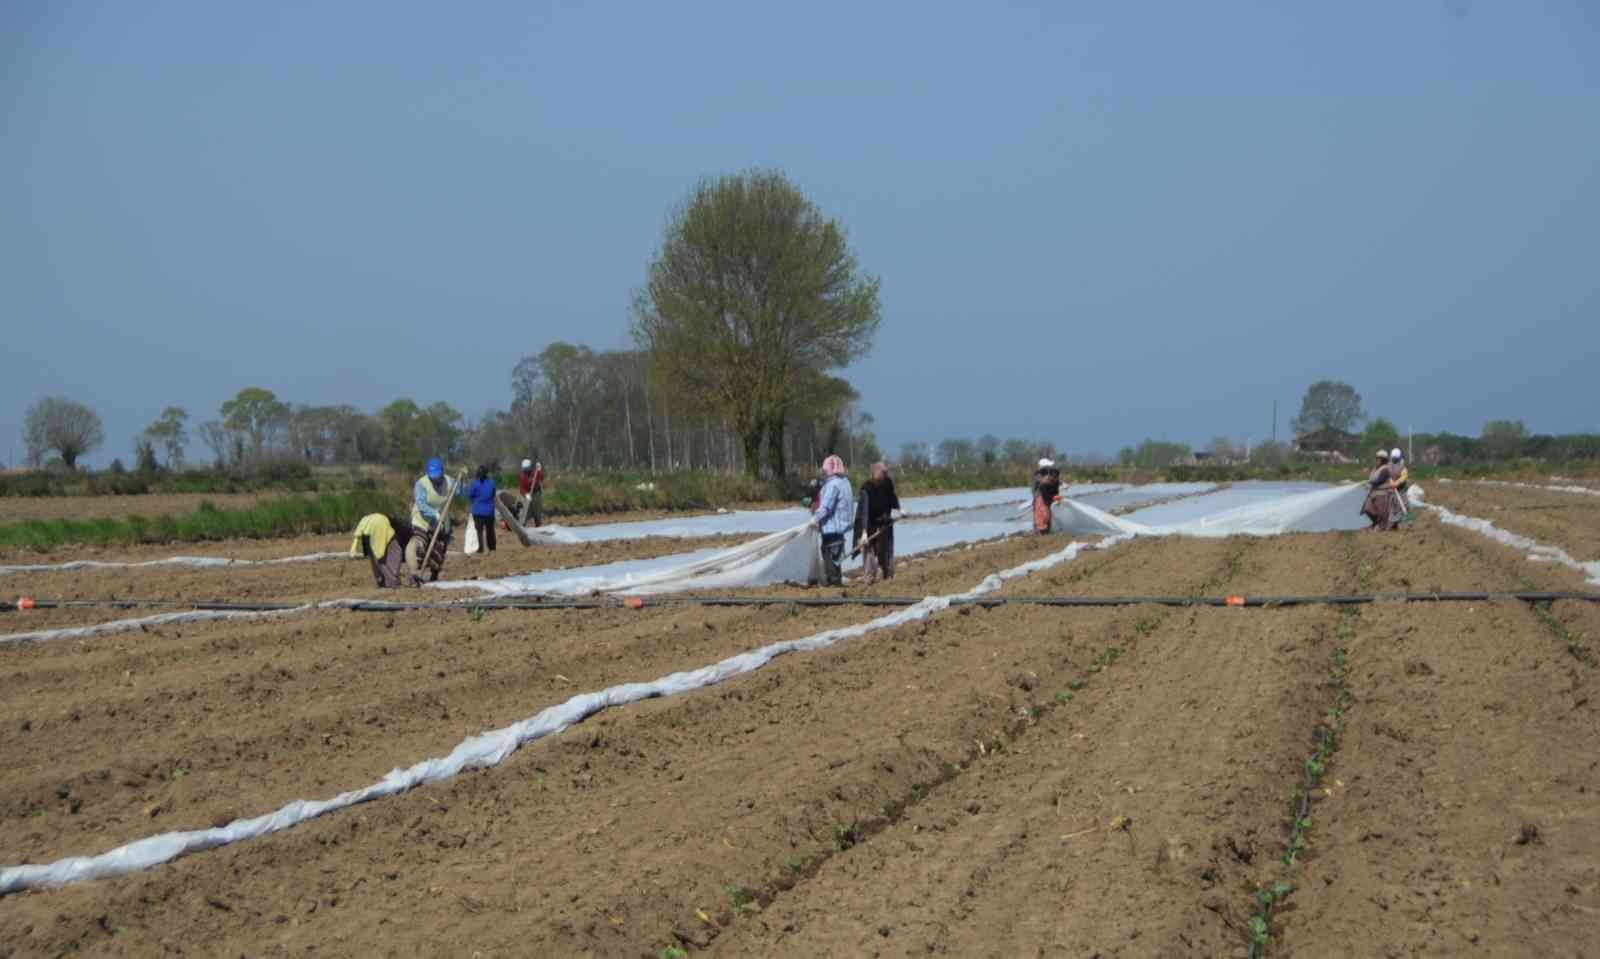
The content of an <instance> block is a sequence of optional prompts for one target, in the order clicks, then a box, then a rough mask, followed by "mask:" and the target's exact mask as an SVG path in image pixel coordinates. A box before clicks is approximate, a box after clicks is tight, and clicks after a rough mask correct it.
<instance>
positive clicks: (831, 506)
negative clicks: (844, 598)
mask: <svg viewBox="0 0 1600 959" xmlns="http://www.w3.org/2000/svg"><path fill="white" fill-rule="evenodd" d="M822 474H823V475H824V476H826V477H827V480H826V481H825V482H824V483H823V484H822V500H821V502H819V503H818V504H817V508H816V510H815V511H814V512H813V513H812V518H813V521H814V522H815V523H816V524H817V528H818V529H819V530H821V531H822V575H823V585H824V586H843V585H844V570H843V569H842V568H841V563H842V562H843V560H844V534H846V533H848V532H849V531H850V526H851V524H852V523H853V522H854V520H855V515H856V508H855V502H854V494H853V493H852V491H851V489H850V479H849V477H847V476H846V475H845V468H844V460H841V459H840V458H839V457H838V456H830V457H828V458H827V459H825V460H823V461H822Z"/></svg>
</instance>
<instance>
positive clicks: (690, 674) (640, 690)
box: [0, 539, 1119, 896]
mask: <svg viewBox="0 0 1600 959" xmlns="http://www.w3.org/2000/svg"><path fill="white" fill-rule="evenodd" d="M1118 541H1119V540H1117V539H1110V540H1106V541H1104V542H1102V543H1101V544H1100V545H1101V546H1102V547H1105V546H1110V545H1113V544H1114V543H1116V542H1118ZM1088 548H1092V547H1089V546H1087V545H1086V544H1083V543H1072V544H1069V545H1068V546H1067V547H1066V548H1065V549H1062V550H1059V551H1057V552H1055V553H1052V554H1050V555H1049V556H1046V557H1044V558H1042V559H1037V560H1034V561H1033V562H1031V563H1025V564H1023V565H1021V566H1017V567H1014V568H1012V569H1008V570H1003V571H1001V572H998V573H994V574H991V575H989V576H986V577H985V578H984V579H983V581H982V582H980V583H979V584H978V585H977V586H976V587H974V588H973V589H971V590H968V591H967V592H965V593H957V594H955V595H951V596H930V597H928V598H927V599H924V600H922V601H921V602H919V603H917V604H916V605H914V606H908V607H905V608H904V609H900V610H896V611H895V612H892V613H889V614H888V615H886V616H880V617H878V618H877V619H874V620H870V621H868V622H865V623H861V624H859V625H856V626H847V627H843V628H840V629H830V630H826V631H823V632H820V633H815V634H813V635H811V636H807V637H805V638H803V639H795V640H788V641H786V642H780V643H772V644H770V645H767V646H763V647H761V648H759V649H755V650H752V651H750V652H746V653H739V654H737V655H734V656H730V657H728V658H727V659H724V660H722V661H721V662H717V663H712V664H711V665H709V666H702V667H700V668H699V669H693V670H687V671H684V672H677V673H672V674H671V675H668V676H663V677H662V678H660V679H657V680H655V681H653V682H647V683H625V684H623V685H620V686H612V687H610V688H608V689H602V690H600V691H599V692H593V693H581V694H579V695H577V696H573V697H572V698H571V699H568V700H567V701H566V702H564V703H560V704H558V705H555V706H551V707H549V708H548V709H545V710H542V711H541V712H539V713H536V714H535V715H533V716H530V717H529V718H527V719H524V720H522V721H521V722H517V723H513V724H511V725H510V726H506V727H503V728H501V729H496V730H493V731H490V732H485V733H480V734H478V735H476V736H472V737H470V738H468V739H465V740H463V741H462V742H461V743H460V744H459V745H457V746H456V748H455V749H453V750H451V751H450V753H449V754H448V755H446V756H440V757H437V758H433V759H425V760H423V761H421V762H419V763H416V764H415V765H412V766H409V767H406V768H404V769H394V770H391V771H390V772H389V774H388V775H386V776H384V777H383V778H382V779H381V780H379V781H378V782H375V783H373V784H371V785H369V786H366V787H364V788H362V789H356V790H351V791H349V792H343V793H340V794H339V795H337V796H334V797H333V798H331V799H323V800H316V801H311V800H296V801H295V802H291V803H289V804H287V805H285V806H282V807H280V808H278V809H276V810H274V811H272V812H270V813H267V814H265V815H262V816H256V817H254V818H252V819H236V820H234V821H233V822H230V823H228V824H227V825H225V826H218V827H215V828H211V829H195V830H189V831H185V832H169V833H163V834H161V835H158V836H150V837H148V838H145V839H140V840H137V841H135V842H131V843H128V844H127V845H124V846H118V847H117V848H115V849H112V850H111V851H109V852H105V853H101V854H99V855H96V856H71V857H68V858H66V859H58V860H56V861H55V862H51V863H41V864H34V865H25V866H6V867H4V868H0V896H4V895H8V894H10V893H14V892H20V891H21V890H24V889H31V888H35V887H39V886H60V885H65V884H67V883H71V882H81V881H83V880H87V879H105V878H109V877H112V876H122V875H126V874H128V873H132V872H139V871H142V870H145V869H149V868H151V867H152V866H157V865H160V864H161V863H164V862H168V861H170V860H172V859H176V858H177V857H179V856H182V855H185V854H187V853H192V852H199V851H201V850H205V849H212V848H215V847H217V846H225V845H228V844H230V843H236V842H241V841H243V840H246V839H255V838H258V837H260V836H266V835H270V834H271V833H275V832H280V831H282V830H284V829H288V828H290V827H291V826H295V825H297V824H299V823H302V822H305V821H307V820H310V819H315V818H317V817H318V816H322V815H326V814H327V813H330V812H333V811H335V810H339V809H344V808H346V807H349V806H354V805H357V804H359V803H365V802H371V801H372V800H374V799H381V798H383V797H385V796H392V795H395V794H397V793H402V792H406V791H407V790H410V789H414V788H416V787H417V786H420V785H423V784H424V783H429V782H435V781H437V780H440V779H447V778H449V777H451V776H455V775H456V774H458V773H461V772H464V771H466V770H469V769H483V768H487V767H490V766H496V765H499V764H500V763H502V762H504V761H505V760H506V758H507V757H509V756H510V755H511V754H512V753H514V752H516V751H517V749H518V748H520V747H521V746H523V745H524V744H526V743H530V742H533V741H534V740H537V739H543V738H544V737H546V736H551V735H554V734H556V733H559V732H561V731H562V730H564V729H566V728H568V727H569V726H572V725H573V724H575V723H578V722H581V721H583V720H584V719H586V718H588V717H589V716H592V715H594V714H595V713H598V712H600V711H602V710H605V709H609V708H612V707H614V706H623V705H626V704H628V703H634V702H639V701H640V700H644V699H654V698H656V697H661V696H675V695H677V694H679V693H684V692H688V691H690V690H694V689H700V688H702V687H705V686H711V685H714V684H716V683H721V682H726V681H727V680H729V679H732V678H734V677H736V676H742V675H744V674H746V673H750V672H753V671H755V670H757V669H760V668H761V667H763V666H765V665H767V664H768V663H770V662H772V661H773V660H774V659H776V658H778V657H779V656H783V655H785V654H788V653H797V652H812V651H815V650H819V649H826V648H828V647H829V646H832V645H834V644H835V643H839V642H842V641H844V640H847V639H855V638H857V637H860V636H865V635H867V634H868V633H872V632H876V631H879V630H883V629H891V628H894V627H896V626H901V625H904V624H906V623H910V622H915V621H917V620H921V619H926V618H927V617H929V616H931V615H933V614H934V613H936V612H938V611H940V610H942V609H946V608H948V607H949V606H950V604H951V602H953V601H955V600H959V599H973V598H976V597H979V596H983V595H985V594H987V593H992V592H994V591H995V590H997V589H999V588H1000V587H1001V586H1002V585H1003V584H1004V583H1005V582H1007V581H1008V580H1012V579H1016V578H1018V577H1021V576H1027V575H1029V574H1030V573H1034V572H1037V571H1039V570H1041V569H1047V568H1049V567H1051V566H1056V565H1058V564H1060V563H1065V562H1069V561H1071V560H1072V559H1074V558H1075V557H1076V556H1077V555H1078V553H1079V552H1080V551H1082V550H1084V549H1088Z"/></svg>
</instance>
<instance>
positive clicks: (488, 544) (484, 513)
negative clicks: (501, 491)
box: [467, 464, 495, 553]
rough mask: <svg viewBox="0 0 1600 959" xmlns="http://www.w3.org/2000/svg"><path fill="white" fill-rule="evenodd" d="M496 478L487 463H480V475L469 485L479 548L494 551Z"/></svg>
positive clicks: (469, 495)
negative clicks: (490, 473) (490, 472)
mask: <svg viewBox="0 0 1600 959" xmlns="http://www.w3.org/2000/svg"><path fill="white" fill-rule="evenodd" d="M494 492H495V491H494V478H493V477H491V476H490V475H489V467H488V465H487V464H479V466H478V475H477V477H476V478H474V479H473V481H472V482H471V484H469V485H468V486H467V499H469V500H471V501H472V528H473V530H475V531H476V532H477V534H478V549H479V550H480V551H483V552H487V553H492V552H494Z"/></svg>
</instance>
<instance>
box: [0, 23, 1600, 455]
mask: <svg viewBox="0 0 1600 959" xmlns="http://www.w3.org/2000/svg"><path fill="white" fill-rule="evenodd" d="M1285 6H1293V7H1296V8H1297V9H1296V10H1294V11H1288V12H1286V11H1285V10H1283V9H1281V8H1282V7H1285ZM1597 11H1600V7H1596V6H1595V5H1594V4H1590V3H1585V2H1580V0H1574V2H1557V0H1553V2H1548V3H1509V2H1496V3H1489V2H1484V0H1437V2H1434V0H1418V2H1415V3H1403V4H1395V3H1349V4H1297V5H1284V4H1267V3H1262V4H1246V3H1229V2H1219V3H1211V4H1188V3H1183V4H1180V3H1165V4H1153V3H1128V4H1106V3H1049V4H1039V5H1032V6H1028V5H1021V4H999V3H996V4H983V5H978V4H963V5H955V4H949V5H945V4H936V3H916V4H891V3H882V4H853V3H851V4H846V3H838V4H834V3H821V2H819V3H810V4H803V5H796V4H750V3H725V4H724V3H689V4H609V5H602V4H589V5H580V4H543V3H533V2H504V3H501V2H483V3H475V4H469V5H463V6H456V7H450V6H442V5H438V4H406V3H354V2H352V3H343V4H311V3H285V4H215V3H198V2H196V3H164V2H158V0H151V2H145V3H138V4H131V3H105V4H87V3H74V2H70V0H58V2H35V0H12V2H9V3H6V4H4V5H3V6H0V135H3V139H4V142H5V143H6V144H7V147H6V149H5V150H3V151H0V174H3V175H0V208H3V209H4V210H5V215H4V216H3V217H0V262H3V263H4V264H5V278H4V282H3V283H0V316H3V317H4V338H5V342H6V351H7V354H8V359H10V361H11V362H9V363H8V364H7V369H6V372H5V375H4V377H3V379H0V456H3V457H4V458H5V460H6V461H7V462H10V461H12V459H13V458H14V457H15V458H20V456H21V446H22V444H21V440H20V435H19V429H20V421H21V418H22V413H23V410H24V409H25V407H26V406H27V405H28V404H29V403H30V402H32V401H33V400H34V399H36V398H37V397H38V396H41V395H45V394H54V393H60V394H66V395H68V396H72V397H74V398H77V399H79V400H82V401H84V402H87V403H89V404H91V405H93V406H95V407H96V408H97V409H98V410H99V411H100V413H101V414H102V416H103V417H104V419H105V422H106V428H107V434H108V442H107V445H106V448H105V449H104V450H102V451H101V452H99V453H97V454H96V455H94V456H92V457H91V458H90V460H91V462H94V463H97V464H103V463H106V462H109V460H110V459H111V458H112V457H113V456H122V457H124V458H128V456H129V453H130V449H131V444H132V441H133V437H134V435H135V433H137V431H138V430H139V429H140V428H142V427H143V426H144V424H145V423H147V422H149V421H150V420H152V419H154V418H155V416H156V415H157V414H158V413H159V412H160V410H161V408H162V407H163V406H165V405H168V404H173V403H176V404H180V405H183V406H186V407H188V408H189V410H190V411H191V412H192V413H193V414H194V418H195V420H196V421H198V420H201V419H205V418H209V417H214V416H215V415H216V413H215V411H216V407H217V405H218V404H219V403H220V402H221V401H222V400H223V399H225V398H227V397H228V396H231V395H232V394H233V393H234V392H235V391H236V390H237V389H238V388H240V387H241V386H246V385H253V386H265V387H268V388H270V389H273V390H275V391H276V392H277V393H278V394H279V395H280V397H282V398H285V399H288V400H291V401H295V402H304V403H351V404H353V405H356V406H360V407H363V408H368V409H372V408H376V407H378V406H379V405H382V404H383V403H386V402H388V401H389V400H391V399H394V398H396V397H398V396H403V395H405V396H413V397H415V398H416V399H418V400H419V401H423V402H431V401H433V400H437V399H443V400H446V401H448V402H450V403H452V404H453V405H455V406H456V407H458V408H460V409H462V410H463V411H465V412H467V413H468V414H470V415H474V416H476V415H479V414H481V413H482V412H483V411H485V410H487V409H490V408H494V407H502V406H504V405H505V404H506V403H507V402H508V400H509V390H510V373H511V367H512V365H513V364H514V362H515V360H516V358H517V356H518V355H520V354H521V353H524V352H536V351H537V350H539V349H541V348H542V347H543V346H544V345H545V344H546V343H548V342H550V341H552V340H557V339H564V340H570V341H577V342H583V343H588V344H590V345H592V346H594V347H596V348H606V347H617V346H623V345H625V344H626V343H627V327H628V303H629V297H630V292H631V291H632V290H633V289H634V288H635V287H637V286H638V285H639V284H640V283H641V281H642V279H643V277H644V271H645V266H646V264H647V262H648V260H649V258H650V255H651V253H652V251H653V250H654V248H655V247H656V245H657V244H658V242H659V240H660V234H661V228H662V225H663V223H664V220H665V218H666V216H667V214H668V212H669V210H670V209H671V207H672V206H673V205H674V204H676V203H677V202H679V201H680V200H681V199H682V197H683V196H684V194H685V193H686V191H687V190H688V189H689V188H690V186H691V185H692V184H693V182H694V181H695V180H696V179H697V178H698V177H700V176H703V175H708V174H717V173H722V172H728V171H737V170H741V169H746V168H750V167H755V166H760V167H778V168H781V169H783V170H784V171H786V172H787V173H788V174H789V175H790V176H791V177H792V178H793V179H794V180H795V181H796V182H797V183H799V184H800V185H801V187H802V188H803V189H804V190H805V191H806V192H807V193H808V194H809V195H810V196H811V197H812V198H813V199H814V200H816V201H817V203H818V204H819V205H820V206H822V207H823V208H824V210H826V211H827V212H828V213H830V214H832V215H834V216H837V217H839V218H840V219H841V220H842V221H843V222H844V223H845V225H846V226H847V228H848V229H849V231H850V235H851V238H852V242H853V243H854V245H855V247H856V250H857V252H858V253H859V256H860V260H861V263H862V265H863V266H864V267H865V268H866V269H867V270H868V271H869V272H872V273H874V274H876V275H878V276H879V277H880V278H881V279H882V283H883V307H884V322H883V326H882V329H881V332H880V334H879V336H878V339H877V342H876V344H875V346H874V349H873V350H872V353H871V354H870V356H869V357H868V358H866V359H865V360H863V361H861V362H859V363H858V364H856V365H855V366H854V367H852V368H851V369H850V371H849V372H848V375H849V376H850V377H851V379H852V380H853V381H854V382H855V383H856V384H857V386H858V387H859V389H860V390H861V392H862V394H863V397H864V400H865V403H866V406H867V407H868V409H869V410H870V411H871V412H872V413H873V414H874V415H875V416H876V417H877V421H878V429H879V434H880V438H881V439H882V440H883V441H884V442H885V445H886V446H888V447H889V448H891V449H892V448H895V447H897V446H898V445H899V444H900V443H902V442H905V441H908V440H929V441H937V440H938V439H940V438H942V437H944V436H947V435H975V434H978V433H983V432H994V433H997V434H1000V435H1002V436H1008V435H1025V436H1030V437H1039V438H1046V439H1050V440H1053V441H1055V442H1056V443H1057V444H1059V445H1060V446H1061V447H1063V448H1064V449H1066V450H1069V451H1073V452H1089V451H1104V452H1114V451H1115V450H1116V449H1117V447H1119V446H1121V445H1123V444H1125V443H1130V442H1137V441H1138V440H1139V439H1141V438H1143V437H1146V436H1151V437H1157V438H1166V439H1175V440H1183V441H1188V442H1193V443H1196V444H1202V443H1204V442H1206V441H1207V440H1209V439H1210V438H1211V437H1212V436H1215V435H1219V434H1221V435H1227V436H1230V437H1234V438H1236V439H1240V440H1257V439H1260V438H1262V437H1264V436H1265V435H1266V434H1267V433H1268V431H1269V430H1270V428H1271V407H1272V402H1273V401H1274V400H1277V401H1278V402H1279V406H1280V411H1281V412H1280V421H1281V423H1282V424H1286V423H1287V420H1288V418H1289V417H1290V416H1292V415H1293V413H1294V411H1295V408H1296V407H1297V405H1298V402H1299V398H1300V396H1301V394H1302V393H1303V392H1304V390H1305V387H1306V386H1307V385H1308V384H1309V383H1311V382H1312V381H1314V380H1317V379H1321V378H1338V379H1344V380H1347V381H1349V382H1350V383H1352V384H1354V385H1355V386H1356V388H1357V389H1358V390H1359V391H1360V392H1361V394H1362V396H1363V397H1364V399H1365V400H1366V402H1367V406H1368V408H1369V410H1371V411H1372V412H1374V413H1379V414H1382V415H1386V416H1388V417H1390V418H1391V419H1394V420H1395V421H1396V422H1397V423H1399V424H1400V425H1401V427H1402V428H1404V427H1406V426H1412V427H1414V428H1416V429H1418V430H1424V429H1433V430H1439V429H1449V430H1454V431H1457V432H1466V433H1476V432H1477V430H1478V428H1479V427H1480V426H1481V425H1482V423H1483V422H1484V421H1485V420H1487V419H1490V418H1498V417H1518V418H1522V419H1525V420H1526V421H1527V422H1528V424H1529V426H1530V427H1531V428H1533V429H1535V430H1538V431H1543V432H1566V431H1577V430H1590V431H1593V430H1600V401H1597V400H1596V399H1595V396H1596V394H1595V391H1594V389H1593V387H1592V385H1591V380H1592V377H1593V375H1594V370H1595V369H1596V368H1600V367H1597V361H1600V322H1597V321H1600V268H1597V267H1596V264H1597V262H1600V260H1597V251H1600V12H1597ZM429 355H437V356H439V357H440V359H441V362H440V364H439V365H438V367H437V368H436V369H435V370H434V371H433V372H425V371H424V369H423V367H422V364H421V360H422V359H423V358H424V357H426V356H429ZM1280 432H1287V427H1286V425H1280Z"/></svg>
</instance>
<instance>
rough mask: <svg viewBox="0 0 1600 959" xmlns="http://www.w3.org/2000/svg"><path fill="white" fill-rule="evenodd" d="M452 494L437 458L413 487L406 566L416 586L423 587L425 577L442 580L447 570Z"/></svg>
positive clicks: (431, 461)
mask: <svg viewBox="0 0 1600 959" xmlns="http://www.w3.org/2000/svg"><path fill="white" fill-rule="evenodd" d="M451 492H452V490H451V487H450V481H449V480H448V479H445V475H444V463H442V462H441V461H440V460H439V458H438V457H437V456H436V457H434V458H433V459H430V460H428V469H427V471H426V472H425V473H423V474H422V475H421V476H420V477H418V478H417V481H416V483H415V484H413V485H412V487H411V542H409V543H407V544H406V565H407V566H409V567H410V569H411V577H412V582H413V583H415V584H418V585H420V584H421V583H422V580H423V576H424V574H426V576H427V579H428V580H429V581H430V582H431V581H433V580H436V579H438V578H439V571H440V570H442V569H443V568H444V557H445V552H446V550H448V549H449V547H450V517H449V516H447V515H445V505H446V504H447V503H448V502H449V501H450V494H451ZM435 530H438V535H437V536H435V535H434V531H435ZM429 542H432V543H433V549H432V550H429V549H428V543H429ZM424 553H426V554H427V555H423V554H424Z"/></svg>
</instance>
